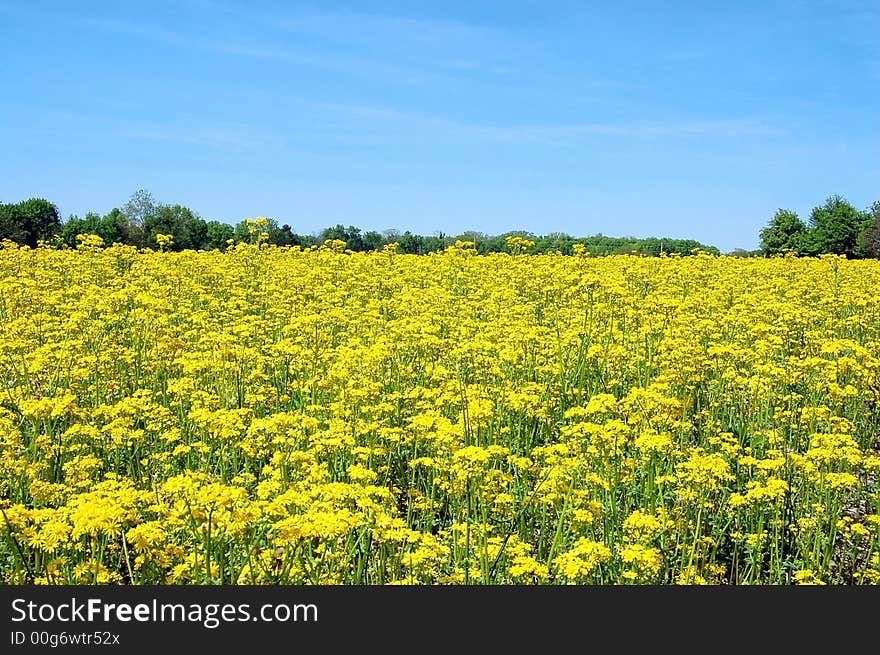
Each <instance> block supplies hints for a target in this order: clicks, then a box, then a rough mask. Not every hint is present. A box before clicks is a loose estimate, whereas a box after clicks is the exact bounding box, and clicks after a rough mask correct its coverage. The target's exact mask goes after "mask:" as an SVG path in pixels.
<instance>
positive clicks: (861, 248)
mask: <svg viewBox="0 0 880 655" xmlns="http://www.w3.org/2000/svg"><path fill="white" fill-rule="evenodd" d="M856 251H857V253H858V254H859V255H860V256H861V257H873V258H878V257H880V200H878V201H877V202H875V203H874V204H873V205H871V208H870V209H869V210H868V219H867V221H866V222H865V226H864V227H863V228H862V231H861V232H860V233H859V238H858V243H857V246H856Z"/></svg>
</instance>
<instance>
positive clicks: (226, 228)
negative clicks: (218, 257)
mask: <svg viewBox="0 0 880 655" xmlns="http://www.w3.org/2000/svg"><path fill="white" fill-rule="evenodd" d="M234 234H235V232H234V230H233V229H232V226H231V225H229V224H228V223H221V222H220V221H208V223H207V239H206V244H205V247H206V248H209V249H211V250H223V249H224V248H226V245H227V243H226V242H227V241H229V240H230V239H232V238H233V235H234Z"/></svg>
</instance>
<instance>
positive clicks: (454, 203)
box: [0, 0, 880, 251]
mask: <svg viewBox="0 0 880 655" xmlns="http://www.w3.org/2000/svg"><path fill="white" fill-rule="evenodd" d="M0 43H2V44H3V46H2V48H0V88H2V89H3V91H2V93H0V143H2V144H3V148H2V151H3V152H2V156H0V200H2V201H5V202H11V201H17V200H21V199H25V198H28V197H33V196H38V197H45V198H47V199H49V200H51V201H52V202H54V203H56V204H57V205H58V207H59V209H60V210H61V212H62V214H63V216H64V217H65V218H66V217H67V216H68V215H70V214H79V215H82V214H84V213H85V212H87V211H90V210H94V211H98V212H101V213H104V212H106V211H109V210H110V209H111V208H112V207H114V206H120V205H122V204H123V203H124V202H125V200H126V199H127V198H128V197H129V196H130V195H131V193H132V192H134V191H135V190H136V189H139V188H145V189H147V190H149V191H150V192H151V193H152V194H153V195H154V196H155V197H156V199H157V200H159V201H162V202H169V203H180V204H183V205H187V206H189V207H190V208H192V209H194V210H195V211H197V212H198V213H199V214H200V215H201V216H202V217H204V218H205V219H208V220H211V219H216V220H221V221H225V222H229V223H236V222H238V221H240V220H242V219H244V218H247V217H253V216H258V215H263V216H270V217H273V218H276V219H278V220H279V222H281V223H289V224H290V225H291V226H292V227H293V229H294V230H296V231H298V232H302V233H310V232H316V231H318V230H320V229H321V228H323V227H326V226H328V225H335V224H336V223H344V224H346V225H349V224H353V225H357V226H359V227H361V228H363V229H365V230H366V229H375V230H380V231H381V230H385V229H397V230H401V231H402V230H407V229H409V230H412V231H414V232H417V233H421V234H433V233H436V232H439V231H442V232H445V233H447V234H457V233H460V232H462V231H465V230H470V229H474V230H478V231H482V232H486V233H489V234H497V233H501V232H505V231H508V230H514V229H524V230H529V231H532V232H535V233H538V234H546V233H549V232H568V233H569V234H572V235H577V236H585V235H591V234H597V233H602V234H606V235H612V236H652V235H653V236H668V237H682V238H694V239H698V240H700V241H702V242H704V243H707V244H710V245H715V246H717V247H719V248H721V249H722V251H729V250H732V249H734V248H737V247H740V248H747V249H751V248H755V247H757V245H758V241H759V239H758V231H759V230H760V228H761V227H762V226H763V225H764V224H766V222H767V221H768V220H769V218H770V217H771V216H772V215H773V213H774V212H775V210H776V209H777V208H780V207H785V208H790V209H793V210H795V211H798V213H800V214H801V216H802V217H804V218H806V217H807V216H808V214H809V212H810V209H811V208H812V207H813V206H815V205H818V204H821V203H822V202H823V201H824V199H825V198H826V197H827V196H829V195H832V194H839V195H842V196H844V197H846V198H847V199H849V200H850V202H852V203H853V204H854V205H856V206H857V207H860V208H865V207H867V206H868V205H869V204H870V203H871V202H873V201H875V200H880V5H878V4H877V3H876V1H875V0H867V1H862V0H853V1H835V2H822V1H816V2H795V1H785V2H777V1H774V0H770V1H768V2H737V3H720V2H666V3H658V2H627V1H626V0H623V1H617V2H601V3H600V2H555V3H553V2H516V1H512V0H511V1H507V2H489V1H481V2H452V1H449V2H423V3H418V2H384V3H378V2H362V3H357V4H355V3H336V2H320V3H296V2H274V3H272V2H244V1H236V0H217V1H214V0H175V1H174V2H150V3H134V2H126V3H109V2H75V3H71V2H39V1H36V0H28V1H21V2H18V1H14V0H0Z"/></svg>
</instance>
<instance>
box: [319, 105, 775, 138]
mask: <svg viewBox="0 0 880 655" xmlns="http://www.w3.org/2000/svg"><path fill="white" fill-rule="evenodd" d="M320 106H321V107H322V108H324V109H326V110H327V111H331V112H336V113H339V114H347V115H351V116H357V117H360V118H364V119H368V120H369V119H374V120H377V121H386V122H388V123H394V124H397V125H399V126H401V127H409V128H412V129H424V130H432V131H433V132H434V133H436V132H437V131H439V130H442V131H444V132H445V133H447V134H450V135H457V136H462V137H467V138H477V139H484V140H492V141H499V142H511V143H527V142H531V143H543V144H548V145H561V144H565V143H572V142H576V141H578V140H580V139H584V138H587V137H591V136H612V137H614V136H616V137H621V138H640V137H669V138H675V137H686V136H706V137H723V138H740V137H750V136H757V137H769V136H782V135H784V134H786V132H785V131H784V130H781V129H779V128H776V127H774V126H772V125H769V124H767V123H766V122H763V121H760V120H754V119H707V120H681V121H631V122H617V123H615V122H584V123H569V124H552V125H501V126H498V125H483V124H477V123H469V122H463V121H457V120H453V119H449V118H447V117H443V116H437V115H432V114H422V113H417V112H408V111H401V110H398V109H395V108H390V107H377V106H368V105H346V104H337V103H323V104H321V105H320Z"/></svg>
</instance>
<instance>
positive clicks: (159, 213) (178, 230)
mask: <svg viewBox="0 0 880 655" xmlns="http://www.w3.org/2000/svg"><path fill="white" fill-rule="evenodd" d="M143 234H144V245H145V246H146V247H148V248H156V247H157V244H156V235H157V234H170V235H172V236H173V237H174V241H172V243H171V250H203V249H204V248H205V247H206V245H207V242H208V224H207V223H205V221H203V220H202V219H201V218H200V217H199V216H198V214H196V213H194V212H193V211H192V210H191V209H189V208H187V207H183V206H181V205H157V206H156V207H155V209H154V210H153V212H152V213H150V214H147V215H146V216H145V218H144V222H143Z"/></svg>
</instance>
